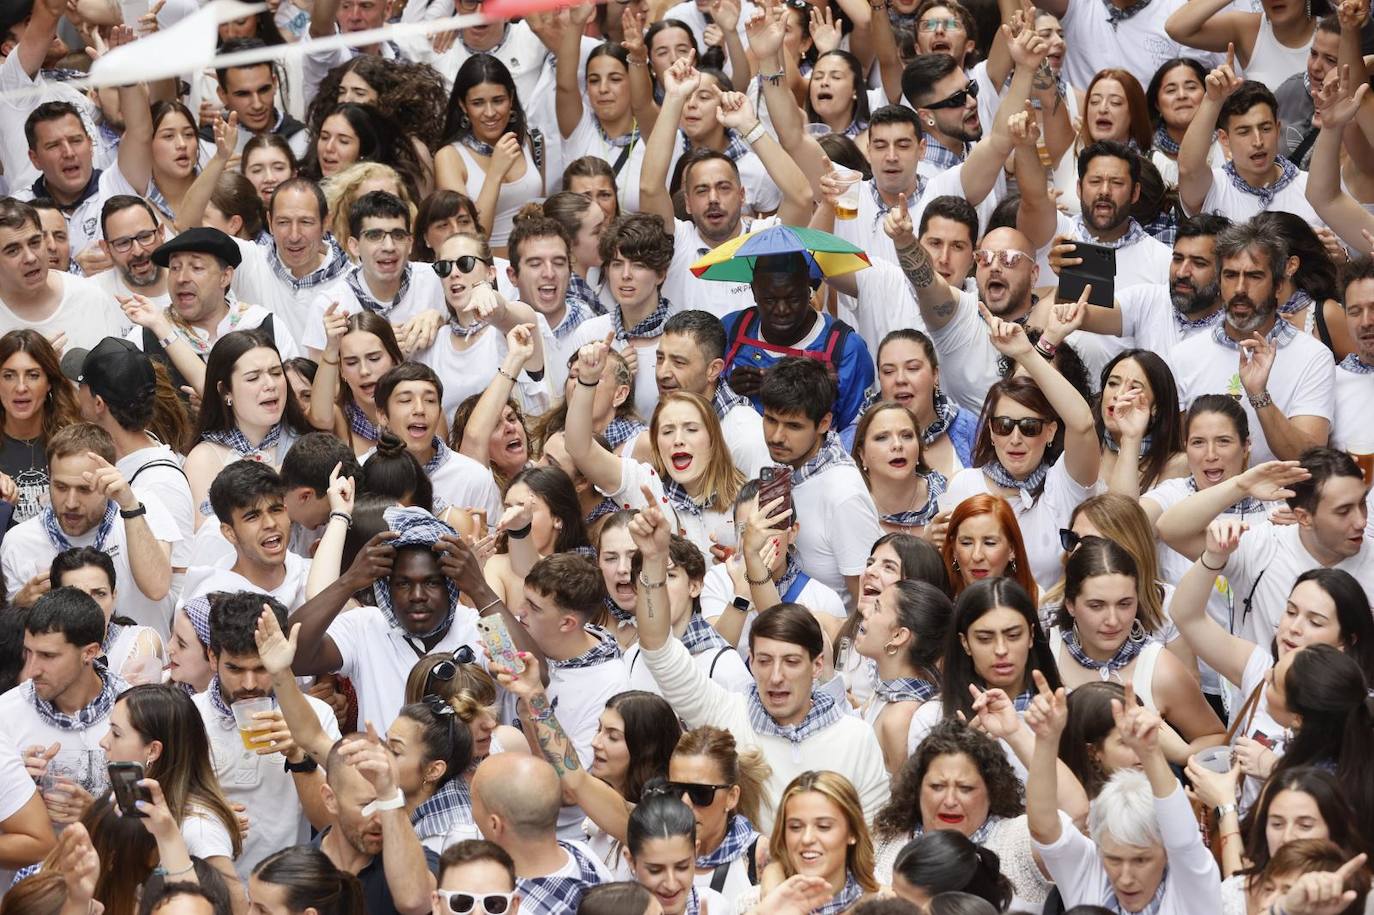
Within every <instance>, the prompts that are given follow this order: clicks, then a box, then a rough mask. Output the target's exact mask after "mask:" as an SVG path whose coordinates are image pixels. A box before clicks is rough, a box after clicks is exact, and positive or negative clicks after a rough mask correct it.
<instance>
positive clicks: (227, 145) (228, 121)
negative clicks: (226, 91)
mask: <svg viewBox="0 0 1374 915" xmlns="http://www.w3.org/2000/svg"><path fill="white" fill-rule="evenodd" d="M213 129H214V132H215V156H216V158H218V159H220V160H221V161H223V162H228V161H230V160H231V159H233V158H234V157H235V156H237V155H238V154H239V113H238V112H237V111H231V112H229V117H228V118H224V117H221V116H220V115H219V114H218V113H216V114H215V120H214V128H213Z"/></svg>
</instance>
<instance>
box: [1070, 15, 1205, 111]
mask: <svg viewBox="0 0 1374 915" xmlns="http://www.w3.org/2000/svg"><path fill="white" fill-rule="evenodd" d="M1183 2H1184V0H1157V2H1153V3H1151V4H1149V5H1148V6H1146V7H1145V8H1144V9H1142V10H1140V11H1139V12H1137V13H1136V14H1135V15H1133V16H1131V17H1130V18H1129V19H1122V20H1120V21H1119V22H1116V23H1112V22H1110V21H1108V19H1107V11H1106V10H1105V9H1104V8H1103V6H1102V4H1101V3H1099V2H1098V0H1069V7H1068V11H1067V12H1066V13H1065V14H1064V16H1063V18H1062V19H1061V20H1060V21H1061V23H1062V24H1063V26H1064V39H1065V42H1066V43H1067V45H1068V47H1067V50H1066V51H1065V52H1064V69H1063V75H1064V79H1065V80H1067V81H1068V83H1069V85H1070V86H1073V87H1074V88H1075V89H1080V90H1083V91H1085V92H1086V91H1087V89H1088V84H1089V83H1091V82H1092V78H1093V75H1094V74H1096V73H1097V71H1098V70H1102V69H1105V68H1107V67H1121V68H1123V69H1125V70H1127V71H1128V72H1129V73H1130V74H1131V75H1132V76H1134V77H1135V78H1136V79H1138V80H1139V81H1140V85H1142V86H1148V85H1149V84H1150V77H1152V76H1154V74H1155V71H1156V70H1158V69H1159V65H1160V64H1162V63H1164V62H1165V61H1166V60H1169V59H1171V58H1174V57H1196V58H1199V59H1202V60H1203V64H1202V65H1203V66H1204V67H1207V68H1209V69H1210V68H1211V67H1213V66H1216V64H1215V63H1212V62H1210V59H1211V58H1214V57H1215V55H1209V54H1205V53H1203V52H1201V51H1195V50H1193V49H1191V48H1185V47H1184V46H1183V45H1181V44H1179V43H1178V42H1177V41H1174V40H1173V39H1172V38H1170V37H1169V36H1168V34H1167V33H1166V32H1165V31H1164V23H1165V21H1166V20H1167V19H1168V18H1169V15H1170V14H1171V13H1173V12H1174V10H1176V9H1178V8H1179V7H1180V6H1182V5H1183Z"/></svg>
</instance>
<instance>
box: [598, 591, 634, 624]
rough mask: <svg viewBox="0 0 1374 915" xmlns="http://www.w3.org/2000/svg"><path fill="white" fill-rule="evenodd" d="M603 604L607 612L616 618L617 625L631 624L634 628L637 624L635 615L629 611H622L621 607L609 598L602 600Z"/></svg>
mask: <svg viewBox="0 0 1374 915" xmlns="http://www.w3.org/2000/svg"><path fill="white" fill-rule="evenodd" d="M601 603H602V605H603V606H604V607H605V608H606V612H607V613H609V614H610V615H611V616H613V617H615V621H616V622H617V623H629V624H630V625H632V626H633V625H634V624H635V615H634V614H633V613H631V612H630V611H629V610H624V609H621V606H620V605H619V604H617V603H616V602H615V601H613V600H611V599H610V598H609V597H603V598H601Z"/></svg>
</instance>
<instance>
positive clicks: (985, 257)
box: [973, 248, 1031, 270]
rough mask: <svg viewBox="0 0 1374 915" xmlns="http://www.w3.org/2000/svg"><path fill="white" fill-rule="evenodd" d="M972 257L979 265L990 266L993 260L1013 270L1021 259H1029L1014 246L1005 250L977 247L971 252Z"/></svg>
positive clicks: (1027, 255) (1029, 257) (1028, 256)
mask: <svg viewBox="0 0 1374 915" xmlns="http://www.w3.org/2000/svg"><path fill="white" fill-rule="evenodd" d="M973 259H974V260H975V261H977V262H978V266H980V267H991V266H992V262H993V261H997V262H999V263H1000V264H1001V265H1002V266H1003V267H1004V268H1005V269H1007V270H1015V269H1016V268H1017V267H1018V266H1019V265H1020V263H1021V261H1023V260H1027V261H1028V260H1030V259H1031V256H1030V255H1029V254H1027V253H1026V252H1025V251H1017V250H1016V249H1015V248H1008V249H1006V250H1005V251H989V250H988V249H987V248H979V249H978V250H977V251H974V252H973Z"/></svg>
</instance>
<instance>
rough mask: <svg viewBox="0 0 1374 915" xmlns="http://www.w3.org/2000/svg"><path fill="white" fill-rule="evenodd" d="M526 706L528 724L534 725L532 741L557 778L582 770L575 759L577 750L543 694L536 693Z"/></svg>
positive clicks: (580, 764) (579, 762)
mask: <svg viewBox="0 0 1374 915" xmlns="http://www.w3.org/2000/svg"><path fill="white" fill-rule="evenodd" d="M526 704H527V705H528V706H529V710H530V723H531V724H533V725H534V739H535V740H536V741H537V742H538V744H539V750H540V752H541V753H543V754H544V758H545V759H546V760H548V762H549V765H551V766H553V767H554V769H555V770H556V771H557V772H558V777H559V778H562V777H563V776H564V775H566V774H567V773H569V772H576V771H577V770H578V769H580V768H582V763H581V761H579V760H578V758H577V750H576V749H575V748H574V747H573V745H572V741H571V740H569V739H568V735H567V734H566V733H565V732H564V731H563V725H561V724H559V723H558V718H557V717H555V716H554V713H553V706H552V705H550V704H549V697H548V696H547V695H545V694H544V693H537V694H536V695H534V696H532V697H531V698H530V699H529V700H528V701H527V703H526Z"/></svg>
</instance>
